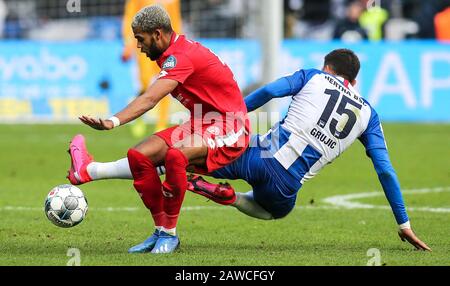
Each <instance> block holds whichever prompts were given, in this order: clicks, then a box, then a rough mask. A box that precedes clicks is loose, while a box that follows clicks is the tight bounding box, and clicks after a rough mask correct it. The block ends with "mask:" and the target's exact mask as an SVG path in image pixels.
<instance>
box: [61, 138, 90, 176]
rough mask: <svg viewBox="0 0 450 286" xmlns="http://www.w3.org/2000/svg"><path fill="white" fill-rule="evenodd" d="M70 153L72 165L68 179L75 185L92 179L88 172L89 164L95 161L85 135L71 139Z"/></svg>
mask: <svg viewBox="0 0 450 286" xmlns="http://www.w3.org/2000/svg"><path fill="white" fill-rule="evenodd" d="M68 153H69V155H70V158H71V165H70V169H69V171H68V175H67V179H69V181H70V183H72V184H73V185H81V184H84V183H87V182H90V181H92V178H91V177H90V176H89V174H88V172H87V166H88V165H89V164H90V163H92V162H93V157H92V156H91V155H90V154H89V153H88V151H87V148H86V143H85V139H84V136H83V135H81V134H78V135H76V136H75V137H73V139H72V140H71V141H70V145H69V150H68Z"/></svg>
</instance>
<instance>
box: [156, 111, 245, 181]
mask: <svg viewBox="0 0 450 286" xmlns="http://www.w3.org/2000/svg"><path fill="white" fill-rule="evenodd" d="M240 122H241V121H239V120H238V121H236V120H228V121H227V120H223V119H218V120H215V122H214V123H211V124H204V123H203V124H202V123H201V122H199V123H198V124H197V123H196V122H195V121H192V120H190V121H188V122H186V123H183V124H181V125H177V126H173V127H171V128H168V129H166V130H163V131H160V132H157V133H155V135H156V136H158V137H160V138H161V139H163V140H164V141H165V142H166V144H167V145H168V146H169V147H175V148H176V147H178V146H177V143H179V142H181V141H183V140H184V139H186V138H188V137H189V136H191V135H193V134H196V135H199V136H194V138H196V139H197V140H193V141H192V142H188V144H190V145H189V146H186V145H183V146H185V147H201V146H204V145H205V144H206V145H207V147H208V154H207V157H206V166H204V167H200V166H195V169H196V172H197V173H200V174H209V173H211V172H213V171H215V170H218V169H220V168H222V167H225V166H226V165H228V164H230V163H231V162H233V161H234V160H236V159H237V158H239V157H240V156H241V155H242V153H244V151H245V150H246V149H247V147H248V144H249V138H250V132H249V123H248V120H246V121H245V124H241V123H240ZM200 136H201V138H200ZM185 143H186V142H185Z"/></svg>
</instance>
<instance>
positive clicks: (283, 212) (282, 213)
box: [271, 206, 294, 220]
mask: <svg viewBox="0 0 450 286" xmlns="http://www.w3.org/2000/svg"><path fill="white" fill-rule="evenodd" d="M293 209H294V206H292V207H290V208H287V209H283V210H278V211H274V212H271V214H272V217H273V219H275V220H278V219H282V218H285V217H286V216H287V215H288V214H290V213H291V212H292V210H293Z"/></svg>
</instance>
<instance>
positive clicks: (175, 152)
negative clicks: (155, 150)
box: [165, 148, 188, 169]
mask: <svg viewBox="0 0 450 286" xmlns="http://www.w3.org/2000/svg"><path fill="white" fill-rule="evenodd" d="M165 165H166V169H167V167H172V166H181V167H184V168H186V166H187V165H188V159H187V158H186V156H185V155H184V154H183V152H181V150H179V149H175V148H170V149H169V150H167V153H166V158H165Z"/></svg>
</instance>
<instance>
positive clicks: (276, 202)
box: [253, 180, 297, 219]
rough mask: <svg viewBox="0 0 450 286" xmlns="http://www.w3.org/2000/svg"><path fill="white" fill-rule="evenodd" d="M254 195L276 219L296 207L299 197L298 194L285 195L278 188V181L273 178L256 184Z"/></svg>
mask: <svg viewBox="0 0 450 286" xmlns="http://www.w3.org/2000/svg"><path fill="white" fill-rule="evenodd" d="M253 197H254V199H255V201H256V202H257V203H258V204H259V205H260V206H261V207H263V208H264V209H265V210H266V211H268V212H269V213H270V214H271V215H272V216H273V217H274V218H275V219H279V218H283V217H285V216H287V215H288V214H289V213H290V212H291V211H292V209H293V208H294V206H295V201H296V198H297V196H296V195H294V196H290V197H286V196H284V195H283V194H282V193H281V192H280V190H279V188H278V183H277V182H275V181H273V180H268V181H266V182H265V183H260V184H258V185H254V186H253Z"/></svg>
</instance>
